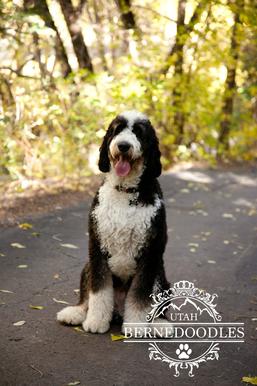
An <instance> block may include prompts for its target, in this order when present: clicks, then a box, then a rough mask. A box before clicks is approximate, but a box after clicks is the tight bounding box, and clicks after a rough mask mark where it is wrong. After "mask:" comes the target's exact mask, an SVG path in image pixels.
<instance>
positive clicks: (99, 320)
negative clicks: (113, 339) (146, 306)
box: [82, 259, 114, 333]
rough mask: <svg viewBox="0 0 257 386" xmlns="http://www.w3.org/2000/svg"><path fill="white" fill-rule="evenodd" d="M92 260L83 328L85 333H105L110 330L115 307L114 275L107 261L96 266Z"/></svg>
mask: <svg viewBox="0 0 257 386" xmlns="http://www.w3.org/2000/svg"><path fill="white" fill-rule="evenodd" d="M94 263H95V260H94V261H93V259H92V264H91V267H90V268H91V277H90V279H91V280H90V290H89V298H88V311H87V316H86V320H85V321H84V322H83V324H82V326H83V328H84V330H85V331H87V332H93V333H104V332H106V331H107V330H109V328H110V322H111V319H112V313H113V306H114V291H113V283H112V275H111V272H110V270H109V268H108V267H107V263H106V261H105V260H104V261H102V265H101V266H99V265H97V264H94Z"/></svg>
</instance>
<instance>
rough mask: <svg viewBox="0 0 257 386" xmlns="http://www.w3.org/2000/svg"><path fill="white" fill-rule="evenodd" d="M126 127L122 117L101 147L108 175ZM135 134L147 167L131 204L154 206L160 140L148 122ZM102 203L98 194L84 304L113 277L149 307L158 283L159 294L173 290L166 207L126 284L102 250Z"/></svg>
mask: <svg viewBox="0 0 257 386" xmlns="http://www.w3.org/2000/svg"><path fill="white" fill-rule="evenodd" d="M126 126H127V121H126V119H124V117H122V116H118V117H117V118H116V119H115V120H113V122H112V123H111V124H110V126H109V128H108V130H107V133H106V135H105V137H104V139H103V143H102V145H101V147H100V157H99V169H100V170H101V171H102V172H104V173H108V172H109V171H110V166H111V165H110V154H109V144H110V142H111V140H112V139H113V138H114V137H115V136H116V135H117V134H118V133H119V132H121V131H122V130H123V129H124V128H125V127H126ZM133 132H134V134H135V135H136V136H137V139H138V140H139V142H140V144H141V148H142V150H143V155H142V157H143V162H144V166H145V168H144V172H143V174H142V176H141V178H140V182H139V184H138V186H137V188H136V191H137V193H138V194H137V195H135V197H136V198H135V200H132V201H131V203H130V205H141V206H147V205H154V202H155V200H156V197H159V198H160V199H161V200H162V191H161V188H160V185H159V182H158V181H157V177H159V175H160V174H161V170H162V166H161V161H160V157H161V153H160V150H159V143H158V139H157V137H156V133H155V130H154V128H153V127H152V125H151V123H150V121H149V120H146V119H142V120H137V121H136V122H135V123H134V125H133ZM133 189H134V188H133ZM123 192H124V191H123ZM123 194H124V193H123ZM98 204H99V200H98V194H96V196H95V198H94V200H93V203H92V207H91V212H90V216H89V257H90V262H89V265H87V266H86V268H85V269H84V270H83V272H82V276H81V287H80V288H81V295H80V304H82V303H83V302H84V301H85V299H87V297H88V291H89V290H90V291H92V292H97V291H98V290H100V289H101V288H104V287H105V285H106V283H107V282H108V281H109V280H110V277H111V280H112V282H113V287H114V289H115V290H119V291H124V292H125V293H126V294H127V293H128V291H132V292H133V296H134V299H135V302H136V303H137V304H138V306H139V307H143V306H146V305H149V304H150V298H149V296H150V294H151V293H152V292H153V287H154V284H155V283H157V284H158V287H159V291H161V290H164V289H168V288H169V283H168V281H167V279H166V276H165V271H164V265H163V253H164V250H165V245H166V242H167V226H166V215H165V207H164V204H163V203H162V204H161V207H160V208H159V209H158V211H157V213H156V215H155V217H154V218H153V219H152V222H151V227H150V229H149V230H148V233H147V237H146V241H145V245H144V247H143V248H142V249H141V250H138V255H137V256H136V258H135V260H136V264H137V268H136V273H135V274H134V275H133V276H132V277H130V278H129V279H128V280H127V281H126V282H124V281H123V280H122V279H121V278H119V277H116V276H115V275H113V274H112V273H111V272H110V269H109V266H108V259H109V258H110V256H109V255H108V253H104V252H103V251H102V249H101V241H100V238H99V235H98V230H97V224H96V221H95V218H94V216H93V211H94V209H95V207H96V206H97V205H98Z"/></svg>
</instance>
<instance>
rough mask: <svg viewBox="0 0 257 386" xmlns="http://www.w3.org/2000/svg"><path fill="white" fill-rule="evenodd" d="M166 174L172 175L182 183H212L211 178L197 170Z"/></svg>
mask: <svg viewBox="0 0 257 386" xmlns="http://www.w3.org/2000/svg"><path fill="white" fill-rule="evenodd" d="M166 174H169V175H172V176H174V177H177V178H179V179H180V180H183V181H192V182H199V183H202V184H211V183H213V182H214V180H213V178H212V177H210V176H208V174H207V173H204V172H202V171H201V172H199V171H197V170H186V171H185V170H181V171H177V172H175V171H169V172H167V173H166Z"/></svg>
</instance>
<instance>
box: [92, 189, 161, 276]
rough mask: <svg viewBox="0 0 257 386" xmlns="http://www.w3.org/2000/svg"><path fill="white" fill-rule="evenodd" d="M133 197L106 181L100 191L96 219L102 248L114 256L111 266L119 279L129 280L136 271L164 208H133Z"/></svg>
mask: <svg viewBox="0 0 257 386" xmlns="http://www.w3.org/2000/svg"><path fill="white" fill-rule="evenodd" d="M131 198H132V195H131V194H127V193H124V192H118V191H117V190H116V189H115V188H114V187H113V186H111V185H110V184H109V183H108V182H106V183H105V184H104V185H103V186H102V187H101V188H100V190H99V205H98V206H97V207H96V208H95V209H94V212H93V216H94V217H95V219H96V222H97V229H98V232H99V237H100V242H101V248H102V250H103V251H104V252H108V253H109V255H110V256H111V257H110V258H109V260H108V263H109V267H110V269H111V271H112V273H113V274H115V275H116V276H118V277H120V278H122V279H127V278H128V277H129V276H130V275H133V274H134V272H135V268H136V262H135V257H136V256H137V255H138V252H139V250H140V249H141V248H142V247H143V245H144V242H145V240H146V235H147V230H148V229H149V228H150V226H151V220H152V218H153V217H154V216H155V214H156V212H157V210H158V209H159V208H160V206H161V200H160V199H159V198H158V197H157V198H156V200H155V203H154V205H148V206H140V205H137V206H136V205H129V200H130V199H131Z"/></svg>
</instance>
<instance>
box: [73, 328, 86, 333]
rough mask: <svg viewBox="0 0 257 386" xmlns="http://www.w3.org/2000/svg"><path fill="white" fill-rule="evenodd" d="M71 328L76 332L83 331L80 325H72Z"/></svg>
mask: <svg viewBox="0 0 257 386" xmlns="http://www.w3.org/2000/svg"><path fill="white" fill-rule="evenodd" d="M73 330H75V331H78V332H85V331H84V330H83V329H82V328H81V327H73Z"/></svg>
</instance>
